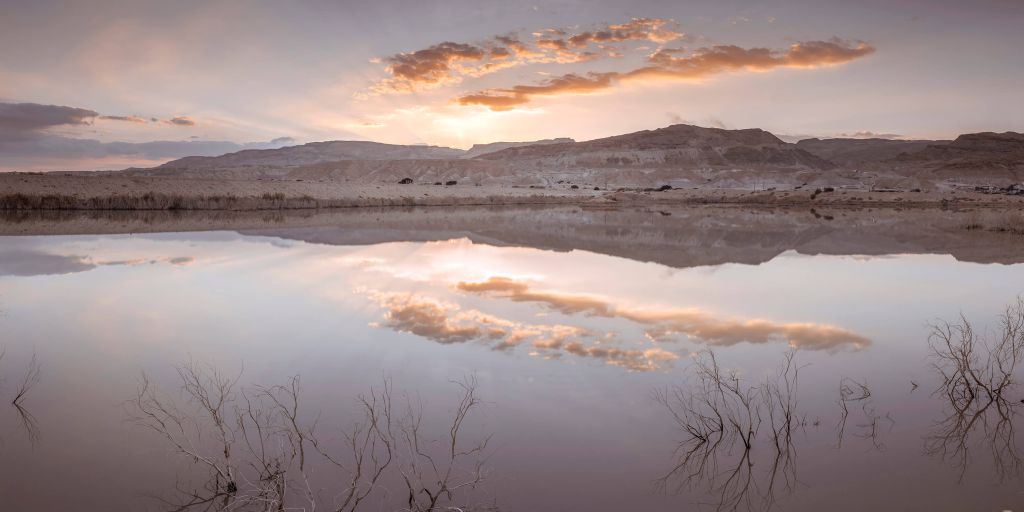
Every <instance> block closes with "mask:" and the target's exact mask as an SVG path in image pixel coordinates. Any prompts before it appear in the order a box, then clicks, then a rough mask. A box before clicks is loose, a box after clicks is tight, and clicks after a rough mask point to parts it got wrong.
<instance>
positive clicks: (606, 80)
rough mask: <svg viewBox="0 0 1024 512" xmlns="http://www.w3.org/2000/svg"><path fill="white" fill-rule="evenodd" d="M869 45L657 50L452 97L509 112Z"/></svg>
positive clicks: (833, 57) (804, 64)
mask: <svg viewBox="0 0 1024 512" xmlns="http://www.w3.org/2000/svg"><path fill="white" fill-rule="evenodd" d="M874 52H875V48H874V47H873V46H871V45H869V44H867V43H865V42H863V41H854V42H848V41H843V40H840V39H835V38H833V39H831V40H828V41H805V42H799V43H795V44H793V45H791V46H790V47H789V48H788V49H786V50H785V51H776V50H771V49H768V48H749V49H748V48H741V47H739V46H733V45H719V46H712V47H709V48H700V49H697V50H694V51H693V52H686V51H685V50H681V49H671V48H666V49H659V50H657V51H655V52H654V53H652V54H651V55H650V57H649V59H648V60H649V61H650V63H651V65H649V66H645V67H641V68H638V69H634V70H632V71H628V72H624V73H622V72H607V73H590V74H588V75H586V76H581V75H577V74H572V73H570V74H566V75H563V76H560V77H556V78H552V79H549V80H547V81H544V82H542V83H540V84H539V85H532V86H530V85H517V86H514V87H511V88H497V89H489V90H484V91H479V92H474V93H470V94H466V95H463V96H461V97H459V98H457V99H456V101H457V102H458V103H459V104H461V105H482V106H485V107H488V108H490V109H491V110H496V111H501V110H509V109H511V108H513V107H516V106H519V105H524V104H527V103H529V102H530V101H531V100H532V99H533V98H534V97H536V96H553V95H563V94H581V93H590V92H595V91H600V90H604V89H610V88H612V87H614V86H615V85H617V84H618V83H619V82H621V81H626V80H695V79H700V78H705V77H708V76H711V75H716V74H721V73H726V72H730V71H769V70H772V69H776V68H801V69H810V68H818V67H823V66H833V65H838V64H844V63H847V62H850V61H852V60H855V59H858V58H861V57H864V56H867V55H870V54H872V53H874Z"/></svg>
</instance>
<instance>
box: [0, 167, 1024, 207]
mask: <svg viewBox="0 0 1024 512" xmlns="http://www.w3.org/2000/svg"><path fill="white" fill-rule="evenodd" d="M571 187H572V185H570V184H558V185H553V186H549V187H544V188H540V187H536V186H534V187H527V186H514V185H501V186H499V185H458V184H456V185H451V186H444V185H425V184H409V185H402V184H386V183H380V184H367V183H358V184H357V183H351V182H345V181H331V180H319V181H304V180H223V179H190V178H158V177H122V176H112V175H106V176H95V175H93V176H75V175H67V174H23V173H0V210H8V211H23V210H111V211H118V210H127V211H132V210H138V211H153V210H220V211H267V210H320V209H341V208H366V207H378V208H379V207H453V206H513V205H514V206H533V205H595V206H597V205H608V206H614V205H652V206H654V205H694V206H698V205H737V206H768V207H811V208H814V207H851V208H871V207H885V208H941V209H964V208H968V209H973V208H979V209H1009V210H1021V209H1024V196H1022V195H1008V194H994V193H985V192H980V191H974V190H954V191H945V192H940V191H918V190H909V191H898V190H897V191H889V190H887V191H870V190H857V189H830V188H825V189H820V188H817V189H810V188H802V189H789V190H777V189H769V190H749V189H725V188H698V189H693V188H691V189H670V190H657V189H650V188H647V189H645V188H634V187H609V188H607V189H600V188H598V189H597V190H594V189H586V188H575V189H574V188H571ZM595 188H596V187H595Z"/></svg>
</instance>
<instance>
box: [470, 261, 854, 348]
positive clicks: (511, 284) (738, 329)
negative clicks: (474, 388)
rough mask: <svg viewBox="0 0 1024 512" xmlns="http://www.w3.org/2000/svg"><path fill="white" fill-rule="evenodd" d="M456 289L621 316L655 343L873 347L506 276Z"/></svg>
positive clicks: (838, 333) (832, 330)
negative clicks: (541, 287)
mask: <svg viewBox="0 0 1024 512" xmlns="http://www.w3.org/2000/svg"><path fill="white" fill-rule="evenodd" d="M456 288H457V289H458V290H461V291H464V292H469V293H475V294H483V295H492V296H497V297H501V298H505V299H509V300H512V301H515V302H537V303H541V304H544V305H546V306H548V307H549V308H551V309H554V310H555V311H558V312H560V313H563V314H567V315H573V314H584V315H590V316H599V317H606V318H622V319H625V320H629V321H632V322H634V323H637V324H640V325H642V326H644V327H645V333H646V334H647V336H648V337H649V338H650V339H652V340H655V341H670V340H672V339H673V336H675V335H683V336H686V337H688V338H693V339H696V340H700V341H701V342H703V343H706V344H709V345H717V346H730V345H735V344H737V343H741V342H747V343H771V342H786V343H788V344H789V345H790V346H792V347H795V348H802V349H808V350H838V349H842V348H850V349H854V350H860V349H863V348H865V347H867V346H869V345H870V344H871V340H869V339H867V338H865V337H863V336H860V335H858V334H856V333H853V332H850V331H847V330H845V329H842V328H839V327H835V326H831V325H825V324H815V323H778V322H773V321H770V320H762V319H754V320H735V319H724V318H718V317H715V316H714V315H712V314H710V313H708V312H706V311H703V310H700V309H695V308H693V309H681V308H671V309H656V308H630V307H622V306H618V305H615V304H613V303H611V302H610V301H608V300H605V299H602V298H600V297H593V296H589V295H578V294H565V293H558V292H545V291H535V290H533V289H532V288H531V287H530V286H529V285H528V284H527V283H524V282H521V281H515V280H513V279H509V278H505V277H492V278H491V279H488V280H487V281H481V282H460V283H458V284H457V285H456Z"/></svg>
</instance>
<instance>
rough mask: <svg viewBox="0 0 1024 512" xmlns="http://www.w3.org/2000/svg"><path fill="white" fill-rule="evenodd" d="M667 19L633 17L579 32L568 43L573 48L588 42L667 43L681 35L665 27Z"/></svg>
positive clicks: (667, 23)
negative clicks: (596, 29) (597, 28)
mask: <svg viewBox="0 0 1024 512" xmlns="http://www.w3.org/2000/svg"><path fill="white" fill-rule="evenodd" d="M669 24H670V22H669V21H668V20H663V19H658V18H634V19H633V20H631V21H630V22H629V23H623V24H621V25H609V26H608V28H607V29H604V30H598V31H594V32H581V33H579V34H576V35H573V36H571V37H569V39H568V43H569V44H570V45H572V46H573V47H575V48H583V47H586V46H587V45H588V44H590V43H619V42H623V41H651V42H655V43H667V42H669V41H672V40H675V39H679V38H680V37H682V36H683V34H682V33H681V32H676V31H675V30H672V29H669V28H667V26H668V25H669Z"/></svg>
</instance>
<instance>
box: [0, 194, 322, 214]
mask: <svg viewBox="0 0 1024 512" xmlns="http://www.w3.org/2000/svg"><path fill="white" fill-rule="evenodd" d="M320 206H321V201H318V200H317V199H315V198H313V197H310V196H299V197H287V196H285V194H283V193H273V194H272V193H265V194H262V195H260V196H233V195H194V196H192V195H189V196H185V195H174V194H162V193H156V192H147V193H145V194H142V195H132V194H112V195H108V196H94V197H80V196H76V195H73V194H32V195H30V194H21V193H15V194H6V195H0V209H3V210H283V209H292V208H319V207H320Z"/></svg>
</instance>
